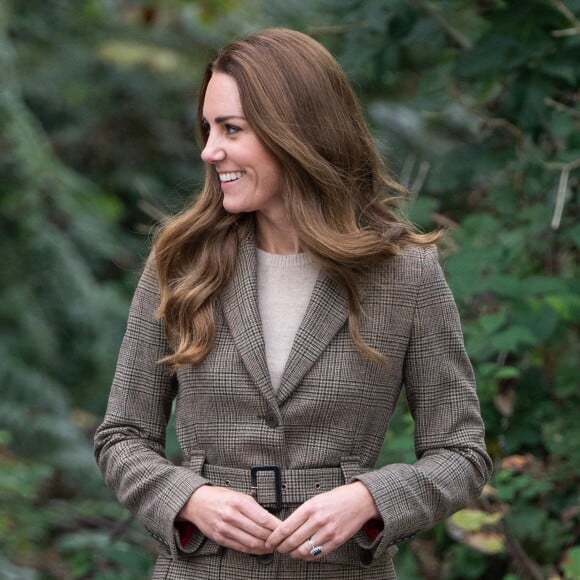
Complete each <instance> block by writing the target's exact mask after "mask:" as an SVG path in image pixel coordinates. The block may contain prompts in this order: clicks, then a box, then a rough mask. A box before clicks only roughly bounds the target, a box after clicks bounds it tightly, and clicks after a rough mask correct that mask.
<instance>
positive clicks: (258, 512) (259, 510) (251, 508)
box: [240, 498, 282, 540]
mask: <svg viewBox="0 0 580 580" xmlns="http://www.w3.org/2000/svg"><path fill="white" fill-rule="evenodd" d="M248 500H249V501H248V502H245V503H243V504H242V505H240V512H241V513H242V514H244V516H246V517H247V518H248V519H249V520H251V521H252V522H253V523H255V524H256V525H257V526H258V527H260V528H261V530H262V533H261V534H260V537H261V538H262V539H264V540H265V539H266V538H267V537H268V536H269V535H270V533H271V532H272V531H274V530H275V529H276V528H277V527H278V526H279V525H280V524H281V523H282V521H281V520H279V519H278V518H277V517H276V516H275V515H274V514H272V513H270V512H269V511H267V510H265V509H264V508H263V507H262V506H261V505H260V504H259V503H258V502H257V501H256V500H254V499H253V498H248ZM263 534H265V535H263Z"/></svg>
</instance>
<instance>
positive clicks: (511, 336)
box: [490, 326, 539, 352]
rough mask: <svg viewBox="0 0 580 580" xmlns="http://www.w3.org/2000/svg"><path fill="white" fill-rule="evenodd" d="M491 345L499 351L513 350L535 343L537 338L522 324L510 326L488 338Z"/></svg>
mask: <svg viewBox="0 0 580 580" xmlns="http://www.w3.org/2000/svg"><path fill="white" fill-rule="evenodd" d="M490 342H491V344H492V345H493V347H494V348H495V349H496V350H497V351H499V352H513V351H516V350H517V349H518V348H519V347H522V346H531V345H535V344H537V343H538V342H539V341H538V338H537V337H536V336H534V335H533V334H532V332H531V331H530V330H529V329H528V328H525V327H523V326H512V327H510V328H507V329H506V330H503V331H501V332H498V333H497V334H495V335H494V336H493V337H491V338H490Z"/></svg>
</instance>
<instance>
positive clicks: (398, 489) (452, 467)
mask: <svg viewBox="0 0 580 580" xmlns="http://www.w3.org/2000/svg"><path fill="white" fill-rule="evenodd" d="M421 255H422V258H421V266H420V270H421V276H420V279H419V281H418V284H417V287H416V308H415V314H414V319H413V330H412V334H411V337H410V341H409V345H408V350H407V354H406V358H405V363H404V382H405V392H406V397H407V401H408V404H409V408H410V410H411V413H412V415H413V418H414V421H415V436H414V437H415V453H416V456H417V461H416V462H415V463H413V464H412V465H408V464H390V465H386V466H385V467H383V468H380V469H378V470H375V471H371V472H368V473H364V474H360V475H358V476H356V477H355V478H354V479H357V480H360V481H362V482H363V483H364V484H365V485H366V486H367V487H368V489H369V491H370V493H371V495H372V496H373V498H374V500H375V503H376V505H377V508H378V510H379V512H380V515H381V517H382V520H383V524H384V528H383V530H382V532H381V533H380V534H379V535H378V537H377V538H376V539H375V540H374V541H371V542H367V543H366V545H365V546H364V547H367V548H372V549H373V550H374V551H375V557H379V556H380V554H382V553H383V551H384V550H386V549H387V548H389V546H392V545H393V544H394V543H396V542H398V541H400V540H403V539H406V538H408V537H410V536H412V535H414V534H415V533H417V532H419V531H422V530H425V529H427V528H429V527H431V526H433V525H434V524H435V523H436V522H437V521H439V520H441V519H443V518H445V517H447V516H449V515H450V514H452V513H453V512H455V511H457V510H459V509H461V508H463V507H465V506H466V505H468V504H469V503H470V502H472V501H473V500H474V499H476V498H477V497H478V496H479V494H480V493H481V491H482V489H483V486H484V485H485V483H486V481H487V480H488V479H489V477H490V475H491V471H492V465H491V460H490V458H489V456H488V454H487V452H486V448H485V441H484V426H483V422H482V419H481V415H480V411H479V401H478V399H477V394H476V389H475V380H474V376H473V370H472V367H471V364H470V362H469V359H468V357H467V354H466V352H465V348H464V344H463V335H462V331H461V323H460V320H459V314H458V312H457V307H456V305H455V302H454V300H453V296H452V294H451V291H450V289H449V287H448V285H447V283H446V281H445V278H444V276H443V272H442V270H441V267H440V265H439V262H438V259H437V250H436V248H435V247H429V248H427V249H426V250H425V251H424V252H422V254H421ZM360 538H361V536H360V535H359V541H361V540H360ZM361 543H362V544H365V542H364V540H362V541H361Z"/></svg>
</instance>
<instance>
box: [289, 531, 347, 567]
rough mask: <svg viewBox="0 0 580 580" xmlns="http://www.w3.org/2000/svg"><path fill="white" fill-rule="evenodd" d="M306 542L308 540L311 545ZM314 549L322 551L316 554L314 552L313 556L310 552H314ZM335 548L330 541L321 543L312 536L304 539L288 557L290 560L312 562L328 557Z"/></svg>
mask: <svg viewBox="0 0 580 580" xmlns="http://www.w3.org/2000/svg"><path fill="white" fill-rule="evenodd" d="M308 540H310V542H311V543H312V545H310V543H309V542H308ZM315 548H321V550H322V551H318V553H316V552H315V554H313V553H312V552H313V550H315ZM335 548H336V546H335V545H334V543H333V542H332V541H331V540H330V539H328V541H321V540H320V539H318V538H316V537H315V536H312V537H309V538H306V540H305V541H304V542H303V543H302V544H300V546H298V547H297V548H296V549H295V550H293V551H292V552H289V553H288V555H289V556H290V557H291V558H298V559H300V560H306V561H309V562H312V561H314V560H319V559H320V558H323V557H324V556H326V555H328V554H329V553H330V552H332V550H334V549H335Z"/></svg>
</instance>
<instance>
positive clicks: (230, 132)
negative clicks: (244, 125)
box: [225, 123, 241, 135]
mask: <svg viewBox="0 0 580 580" xmlns="http://www.w3.org/2000/svg"><path fill="white" fill-rule="evenodd" d="M225 128H226V133H227V134H228V135H235V134H236V133H239V132H240V131H241V129H240V127H238V126H236V125H231V124H230V123H226V125H225Z"/></svg>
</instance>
